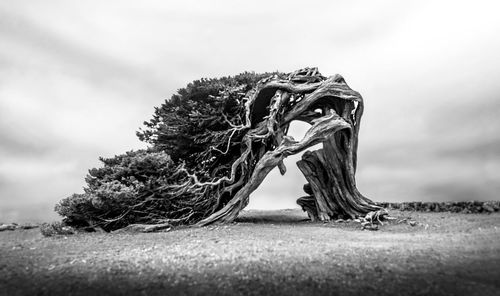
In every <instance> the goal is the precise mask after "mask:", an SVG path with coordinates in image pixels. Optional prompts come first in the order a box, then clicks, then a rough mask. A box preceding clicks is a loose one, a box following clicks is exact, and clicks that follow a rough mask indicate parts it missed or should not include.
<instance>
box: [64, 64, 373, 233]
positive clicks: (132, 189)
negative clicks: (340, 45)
mask: <svg viewBox="0 0 500 296" xmlns="http://www.w3.org/2000/svg"><path fill="white" fill-rule="evenodd" d="M362 113H363V100H362V97H361V95H360V94H359V93H358V92H356V91H353V90H352V89H350V88H349V86H348V85H347V84H346V82H345V81H344V79H343V78H342V77H341V76H340V75H335V76H332V77H328V78H327V77H324V76H322V75H321V74H320V73H319V72H318V70H317V69H316V68H306V69H301V70H298V71H296V72H293V73H289V74H283V73H265V74H255V73H243V74H240V75H237V76H234V77H224V78H220V79H202V80H197V81H194V82H192V83H190V84H188V85H187V87H185V88H182V89H180V90H179V91H178V92H177V94H175V95H173V96H172V97H171V98H170V99H169V100H166V101H165V102H164V103H163V104H162V105H161V106H160V107H157V108H155V112H154V114H153V118H152V119H151V120H149V121H147V122H145V123H144V128H143V129H141V130H140V131H138V132H137V135H138V137H139V139H141V140H142V141H145V142H147V143H149V144H150V148H149V149H148V150H145V151H136V152H129V153H127V154H124V155H119V156H116V157H114V158H111V159H101V160H102V161H103V163H104V167H103V168H99V169H92V170H90V171H89V175H88V176H87V179H86V181H87V184H88V186H87V187H86V188H85V193H84V194H76V195H73V196H71V197H69V198H66V199H65V200H63V201H61V203H60V204H59V205H58V206H57V207H56V210H57V211H58V212H59V213H60V214H61V215H63V216H65V217H66V220H67V221H68V222H70V224H71V223H72V224H73V225H89V226H101V227H103V228H105V229H107V230H113V229H117V228H121V227H124V226H126V225H128V224H133V223H145V224H153V223H172V224H194V223H197V224H198V225H207V224H210V223H214V222H230V221H233V220H234V219H235V218H236V217H237V215H238V213H239V212H240V211H241V210H242V209H243V208H244V207H245V206H246V205H247V204H248V201H249V197H250V194H251V193H252V192H253V191H254V190H255V189H257V187H258V186H259V185H260V184H261V183H262V181H263V180H264V178H265V177H266V176H267V174H268V173H269V172H270V171H271V170H272V169H273V168H275V167H278V168H279V170H280V172H281V173H282V174H285V172H286V168H285V166H284V164H283V159H284V158H286V157H287V156H289V155H293V154H297V153H300V152H302V151H304V150H307V149H308V148H310V147H311V146H313V145H316V144H319V143H322V144H323V148H322V149H319V150H316V151H312V152H311V151H308V152H306V153H304V155H303V157H302V160H301V161H299V162H298V163H297V165H298V166H299V169H300V170H301V171H302V172H303V173H304V175H305V177H306V179H307V181H308V184H306V185H305V186H304V190H305V192H306V194H307V196H305V197H301V198H299V199H298V201H297V202H298V204H299V205H300V206H301V207H302V208H303V209H304V210H305V211H307V213H308V214H309V217H310V218H311V219H312V220H320V221H328V220H331V219H337V218H348V217H351V218H354V217H358V216H361V215H365V214H366V213H368V212H370V211H373V210H377V209H379V207H378V206H377V205H376V204H375V203H373V202H372V201H370V200H369V199H367V198H365V197H364V196H363V195H361V193H360V192H359V191H358V190H357V188H356V182H355V171H356V162H357V146H358V133H359V128H360V120H361V116H362ZM294 120H299V121H304V122H307V123H308V124H310V128H309V130H308V131H307V132H306V134H305V136H304V138H303V139H293V138H292V137H291V136H288V135H287V132H288V129H289V126H290V123H291V122H292V121H294Z"/></svg>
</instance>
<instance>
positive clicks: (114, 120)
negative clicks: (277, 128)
mask: <svg viewBox="0 0 500 296" xmlns="http://www.w3.org/2000/svg"><path fill="white" fill-rule="evenodd" d="M496 3H498V1H397V0H394V1H300V2H299V1H294V2H292V1H276V2H272V1H244V2H241V1H186V0H183V1H124V0H116V1H101V0H99V1H97V0H96V1H68V0H62V1H55V0H46V1H34V0H33V1H18V0H4V1H1V2H0V222H2V220H3V221H4V222H7V221H10V220H24V219H27V217H29V218H32V219H55V218H56V217H57V216H56V215H55V214H54V213H53V211H52V208H53V205H54V204H55V203H56V202H57V201H58V200H60V199H61V198H63V197H65V196H68V195H70V194H71V193H73V192H82V187H83V186H84V176H85V174H86V172H87V170H88V169H89V168H91V167H94V166H97V165H99V163H98V160H97V159H98V157H99V156H105V157H110V156H113V155H115V154H120V153H123V152H125V151H127V150H131V149H138V148H143V147H145V145H144V144H143V143H141V142H140V141H139V140H137V138H136V136H135V131H136V130H137V129H138V128H139V127H140V126H141V125H142V122H143V121H145V120H148V119H149V118H150V117H151V116H152V114H153V107H154V106H159V105H160V104H161V103H162V101H163V100H164V99H165V98H169V97H170V96H171V95H172V94H173V93H174V92H175V91H176V90H177V89H178V88H181V87H183V86H185V85H186V84H187V83H188V82H190V81H192V80H194V79H198V78H201V77H218V76H226V75H233V74H238V73H240V72H243V71H256V72H265V71H274V70H279V71H283V72H290V71H293V70H296V69H298V68H301V67H306V66H316V67H319V70H320V72H321V73H322V74H323V75H325V76H330V75H334V74H336V73H339V74H341V75H343V76H344V78H345V79H346V81H347V83H348V84H349V85H350V86H351V87H352V88H353V89H355V90H357V91H359V92H360V93H361V94H362V95H363V97H364V99H365V104H366V109H365V110H366V111H365V116H364V118H363V120H362V123H361V124H362V126H361V134H360V144H359V145H360V147H359V149H360V151H359V165H358V174H357V181H358V187H359V189H360V191H361V192H362V193H364V194H365V195H366V196H367V197H369V198H372V199H373V200H377V201H406V200H426V201H429V200H437V201H445V200H470V199H477V200H492V199H494V200H498V199H500V195H499V194H498V192H499V190H500V157H499V156H500V97H499V96H500V84H499V79H500V54H499V53H500V34H499V32H500V18H499V17H498V12H499V11H500V4H496ZM303 132H304V126H299V125H298V126H297V127H296V128H294V130H293V131H292V133H294V135H295V136H296V137H299V135H300V134H301V133H303ZM295 161H297V157H291V158H290V159H288V160H287V161H286V164H287V166H288V170H289V173H288V174H287V175H285V176H284V177H281V176H280V175H279V173H277V172H272V173H271V175H270V177H269V178H268V179H267V180H266V181H265V183H264V184H263V185H262V186H261V188H259V190H258V191H257V192H256V193H255V194H254V195H253V196H252V198H251V202H250V205H249V207H250V208H291V207H295V206H296V205H295V200H296V199H297V198H298V197H300V196H301V195H302V194H303V193H302V191H301V187H302V184H303V183H304V182H305V180H304V178H303V177H302V176H301V174H300V173H299V171H298V169H297V168H296V166H295Z"/></svg>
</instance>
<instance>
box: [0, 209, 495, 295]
mask: <svg viewBox="0 0 500 296" xmlns="http://www.w3.org/2000/svg"><path fill="white" fill-rule="evenodd" d="M390 213H391V215H393V216H396V217H399V218H402V217H411V218H412V219H413V220H415V221H417V222H418V223H417V224H416V225H415V226H411V225H410V224H409V223H399V224H397V223H396V222H393V223H391V224H390V225H384V226H382V227H381V229H380V230H378V231H367V230H364V231H363V230H361V229H360V226H359V224H358V223H355V222H349V223H312V222H307V221H304V218H306V216H305V215H304V214H303V213H302V212H301V211H300V210H283V211H265V212H260V211H249V212H245V213H244V214H243V215H242V216H241V217H240V218H239V220H238V222H237V223H234V224H231V225H225V226H210V227H206V228H183V229H176V230H172V231H169V232H162V233H149V234H146V233H140V234H130V233H111V234H109V233H83V234H76V235H73V236H61V237H49V238H45V237H43V236H42V235H41V234H40V231H39V230H38V229H31V230H16V231H4V232H0V251H1V254H0V295H124V294H127V295H129V294H132V295H207V294H208V295H212V294H218V295H360V294H365V295H500V213H494V214H450V213H418V212H399V211H391V212H390Z"/></svg>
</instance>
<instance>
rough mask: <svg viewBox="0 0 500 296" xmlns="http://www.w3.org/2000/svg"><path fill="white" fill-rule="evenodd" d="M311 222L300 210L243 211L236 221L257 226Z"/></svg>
mask: <svg viewBox="0 0 500 296" xmlns="http://www.w3.org/2000/svg"><path fill="white" fill-rule="evenodd" d="M310 221H311V220H310V219H309V217H308V216H307V214H306V213H305V212H303V211H301V210H299V209H286V210H249V211H243V212H241V214H240V215H239V216H238V218H236V220H235V222H238V223H256V224H298V223H307V222H310Z"/></svg>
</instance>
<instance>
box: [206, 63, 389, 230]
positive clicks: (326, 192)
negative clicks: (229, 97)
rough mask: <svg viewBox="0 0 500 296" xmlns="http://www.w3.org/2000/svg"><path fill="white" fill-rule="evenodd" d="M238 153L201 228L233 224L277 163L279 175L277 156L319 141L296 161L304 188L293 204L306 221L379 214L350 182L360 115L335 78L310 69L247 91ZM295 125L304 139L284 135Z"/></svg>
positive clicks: (357, 101)
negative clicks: (301, 125)
mask: <svg viewBox="0 0 500 296" xmlns="http://www.w3.org/2000/svg"><path fill="white" fill-rule="evenodd" d="M247 96H248V100H247V102H246V123H245V126H242V127H235V128H240V129H241V128H248V129H249V131H248V132H247V133H246V135H245V136H244V137H243V140H242V141H241V156H240V157H239V158H238V159H237V160H236V161H235V163H234V164H233V166H232V170H231V176H230V178H225V179H221V180H219V181H217V182H213V183H211V184H210V185H220V184H224V185H225V186H224V190H223V193H225V194H226V195H227V194H228V195H229V197H230V198H229V199H227V201H226V202H224V201H223V202H222V206H221V207H220V208H219V209H218V210H216V211H215V212H214V213H212V214H211V215H210V216H208V217H207V218H205V219H203V220H202V221H200V222H199V223H198V224H199V225H207V224H210V223H214V222H230V221H233V220H234V219H235V218H236V217H237V215H238V213H239V212H240V211H241V210H242V209H243V208H244V207H245V206H246V205H247V204H248V201H249V197H250V194H251V193H252V192H253V191H254V190H255V189H257V187H258V186H259V185H260V184H261V183H262V181H263V180H264V178H265V177H266V176H267V174H268V173H269V172H270V171H271V170H272V169H273V168H274V167H276V166H278V167H279V169H280V172H281V173H282V174H284V173H285V172H286V168H285V166H284V164H283V159H284V158H286V157H287V156H289V155H293V154H296V153H300V152H301V151H304V150H306V149H307V148H309V147H311V146H313V145H316V144H318V143H323V149H320V150H317V151H314V152H309V151H308V152H306V153H305V154H304V155H303V157H302V160H301V161H299V162H298V163H297V165H298V166H299V169H300V170H301V171H302V173H303V174H304V175H305V177H306V179H307V180H308V182H309V185H307V186H305V188H306V190H305V191H306V193H307V194H309V195H308V196H306V197H302V198H299V199H298V201H297V202H298V204H299V205H300V206H302V208H303V209H304V210H305V211H307V213H308V214H309V216H310V218H311V219H312V220H321V221H328V220H331V219H336V218H339V217H340V218H346V217H352V218H354V217H357V216H361V215H364V214H366V213H368V212H370V211H373V210H377V209H380V207H378V206H377V205H376V204H375V203H374V202H372V201H371V200H369V199H367V198H365V197H363V196H362V195H361V194H360V193H359V191H358V190H357V188H356V182H355V178H354V174H355V170H356V161H357V146H358V132H359V124H360V120H361V116H362V113H363V99H362V97H361V95H360V94H359V93H358V92H356V91H353V90H352V89H350V88H349V86H347V84H346V83H345V81H344V79H343V78H342V76H340V75H335V76H332V77H330V78H325V77H323V76H322V75H321V74H319V72H318V71H317V69H316V68H306V69H302V70H299V71H296V72H294V73H291V74H290V75H289V77H288V79H286V80H283V79H276V78H272V77H271V78H269V79H267V80H264V81H261V82H260V83H259V85H258V86H257V87H256V89H255V90H254V91H253V92H251V93H250V94H247ZM293 120H300V121H305V122H307V123H309V124H311V128H310V129H309V130H308V131H307V133H306V135H305V136H304V138H303V139H302V140H300V141H296V140H295V139H293V138H292V137H290V136H287V131H288V127H289V125H290V122H292V121H293Z"/></svg>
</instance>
